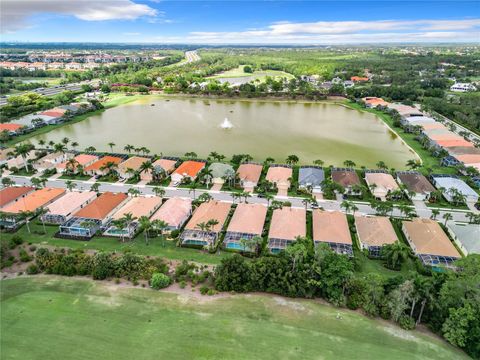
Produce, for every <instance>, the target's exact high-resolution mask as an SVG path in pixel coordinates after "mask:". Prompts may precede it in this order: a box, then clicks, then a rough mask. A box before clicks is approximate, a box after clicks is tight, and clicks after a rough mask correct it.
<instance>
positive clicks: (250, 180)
mask: <svg viewBox="0 0 480 360" xmlns="http://www.w3.org/2000/svg"><path fill="white" fill-rule="evenodd" d="M262 169H263V166H262V165H259V164H252V163H250V164H241V165H240V166H239V167H238V169H237V176H238V178H239V179H240V185H241V186H242V187H243V189H244V190H245V191H247V192H253V189H254V188H255V187H256V186H257V184H258V180H260V176H261V175H262Z"/></svg>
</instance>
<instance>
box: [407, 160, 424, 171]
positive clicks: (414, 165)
mask: <svg viewBox="0 0 480 360" xmlns="http://www.w3.org/2000/svg"><path fill="white" fill-rule="evenodd" d="M420 165H421V163H420V161H418V160H408V161H407V163H406V166H407V167H409V168H410V169H412V170H415V169H417V168H419V167H420Z"/></svg>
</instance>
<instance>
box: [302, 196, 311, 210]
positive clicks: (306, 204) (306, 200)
mask: <svg viewBox="0 0 480 360" xmlns="http://www.w3.org/2000/svg"><path fill="white" fill-rule="evenodd" d="M302 204H303V205H305V211H307V209H308V204H310V199H307V198H304V199H302Z"/></svg>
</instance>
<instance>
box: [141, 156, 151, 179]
mask: <svg viewBox="0 0 480 360" xmlns="http://www.w3.org/2000/svg"><path fill="white" fill-rule="evenodd" d="M153 170H154V169H153V164H152V162H151V161H149V160H147V161H145V162H143V163H142V164H141V165H140V167H139V168H138V172H139V173H140V174H141V173H148V172H149V171H150V172H152V175H153ZM152 177H153V176H152Z"/></svg>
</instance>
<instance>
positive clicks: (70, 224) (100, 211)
mask: <svg viewBox="0 0 480 360" xmlns="http://www.w3.org/2000/svg"><path fill="white" fill-rule="evenodd" d="M128 199H129V198H128V196H127V195H126V194H123V193H111V192H105V193H103V194H102V195H100V196H99V197H98V198H96V199H95V200H93V201H92V202H91V203H90V204H88V205H87V206H85V207H84V208H82V209H80V210H79V211H77V212H76V213H75V214H74V215H73V216H72V217H71V218H70V219H69V220H67V222H65V223H64V224H62V225H61V226H60V231H59V232H58V236H60V237H65V238H70V239H83V240H89V239H91V238H92V237H93V235H95V233H96V232H97V231H98V230H100V229H101V228H102V226H104V225H106V224H107V223H108V222H109V221H110V220H111V218H112V215H113V214H114V213H115V212H116V211H117V210H118V209H119V208H120V207H121V206H122V205H123V204H124V203H125V202H126V201H128Z"/></svg>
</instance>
